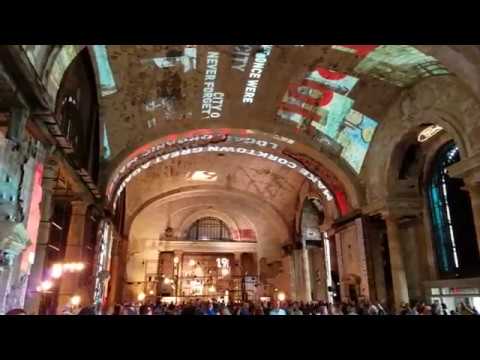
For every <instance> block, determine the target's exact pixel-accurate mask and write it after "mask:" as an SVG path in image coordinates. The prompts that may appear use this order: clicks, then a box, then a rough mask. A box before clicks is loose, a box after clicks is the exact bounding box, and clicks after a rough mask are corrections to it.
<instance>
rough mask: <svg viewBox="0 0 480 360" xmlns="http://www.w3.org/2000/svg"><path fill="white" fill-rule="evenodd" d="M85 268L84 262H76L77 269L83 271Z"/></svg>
mask: <svg viewBox="0 0 480 360" xmlns="http://www.w3.org/2000/svg"><path fill="white" fill-rule="evenodd" d="M84 269H85V264H84V263H78V264H77V270H78V271H83V270H84Z"/></svg>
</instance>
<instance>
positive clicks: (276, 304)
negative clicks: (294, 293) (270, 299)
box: [270, 301, 287, 315]
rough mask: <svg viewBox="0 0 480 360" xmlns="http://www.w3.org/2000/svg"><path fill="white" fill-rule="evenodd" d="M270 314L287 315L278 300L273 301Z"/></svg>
mask: <svg viewBox="0 0 480 360" xmlns="http://www.w3.org/2000/svg"><path fill="white" fill-rule="evenodd" d="M270 315H287V312H286V311H285V310H283V309H282V308H281V307H280V302H278V301H275V302H274V303H273V309H272V310H271V311H270Z"/></svg>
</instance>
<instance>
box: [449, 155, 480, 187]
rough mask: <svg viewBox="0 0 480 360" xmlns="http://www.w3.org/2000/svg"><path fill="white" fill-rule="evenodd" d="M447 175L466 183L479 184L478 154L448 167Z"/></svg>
mask: <svg viewBox="0 0 480 360" xmlns="http://www.w3.org/2000/svg"><path fill="white" fill-rule="evenodd" d="M448 174H449V175H450V176H452V177H456V178H463V179H464V180H465V182H466V183H467V182H471V183H480V152H478V153H476V154H474V155H472V156H470V157H468V158H466V159H463V160H461V161H459V162H457V163H455V164H453V165H451V166H449V167H448Z"/></svg>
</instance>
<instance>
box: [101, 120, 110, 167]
mask: <svg viewBox="0 0 480 360" xmlns="http://www.w3.org/2000/svg"><path fill="white" fill-rule="evenodd" d="M111 155H112V151H111V150H110V143H109V141H108V134H107V125H106V124H104V125H103V158H104V159H105V160H108V159H109V158H110V156H111Z"/></svg>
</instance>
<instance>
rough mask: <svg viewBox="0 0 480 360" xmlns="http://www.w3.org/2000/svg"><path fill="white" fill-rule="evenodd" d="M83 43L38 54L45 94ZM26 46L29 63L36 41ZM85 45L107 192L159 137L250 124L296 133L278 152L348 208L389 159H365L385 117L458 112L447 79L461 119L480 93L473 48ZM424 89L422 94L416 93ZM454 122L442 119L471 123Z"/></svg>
mask: <svg viewBox="0 0 480 360" xmlns="http://www.w3.org/2000/svg"><path fill="white" fill-rule="evenodd" d="M82 48H83V46H73V45H67V46H63V47H62V48H61V49H60V51H57V52H54V51H52V52H51V53H52V54H56V55H55V57H54V58H53V60H49V61H47V62H43V63H46V64H47V65H48V64H50V66H46V67H45V68H44V69H43V70H42V78H43V79H44V80H45V81H46V87H47V89H48V90H49V92H50V94H51V95H52V96H53V97H55V94H56V89H57V87H58V85H59V83H60V81H61V78H62V75H63V72H64V71H65V69H66V67H67V66H68V64H69V62H71V60H72V59H73V57H74V56H75V55H76V54H78V52H79V51H80V50H81V49H82ZM27 51H31V56H30V57H31V58H33V60H35V58H34V57H35V56H34V55H35V51H36V50H35V49H33V50H32V49H29V50H27ZM90 52H91V53H92V54H93V57H94V59H95V63H96V64H95V69H96V74H97V80H98V82H99V85H100V86H99V88H100V92H101V94H102V95H103V96H102V97H101V101H100V105H101V117H102V121H103V123H104V125H105V127H104V130H105V134H104V135H105V136H104V144H103V145H104V147H108V151H106V154H108V156H106V158H105V159H104V164H105V166H104V169H105V172H104V176H103V177H102V178H103V179H104V181H105V183H104V184H103V186H104V187H105V188H106V189H107V190H108V186H109V185H110V183H111V181H112V179H114V178H115V176H116V172H118V171H119V170H121V169H122V167H123V166H125V162H127V163H128V161H130V160H131V159H132V158H133V157H135V156H134V155H136V156H138V155H141V154H142V152H144V151H149V149H151V145H152V144H154V142H155V141H157V144H158V139H161V138H164V137H168V136H171V135H172V134H177V135H178V134H185V133H188V132H189V131H193V130H197V129H250V130H251V131H253V135H252V133H248V134H244V135H248V136H249V137H255V136H258V137H261V136H265V135H268V136H277V139H276V140H278V136H281V137H282V138H286V139H288V140H291V141H293V142H294V144H291V143H288V144H287V145H286V146H285V149H283V150H282V153H283V155H284V156H287V155H288V156H295V155H297V157H298V156H304V157H307V158H308V161H310V164H309V166H307V167H308V168H309V169H311V167H312V166H314V167H315V166H317V165H316V164H318V166H323V168H326V169H327V170H329V172H330V173H331V175H328V176H332V177H334V178H336V179H337V180H338V181H339V182H340V183H342V184H343V185H344V187H345V188H346V191H347V193H348V196H349V199H348V200H349V202H350V204H351V205H352V206H353V207H357V206H360V205H361V204H362V203H363V202H364V201H365V198H364V197H363V195H362V194H361V193H362V191H361V188H362V184H363V183H365V184H370V183H369V181H370V178H372V175H374V174H375V173H378V172H381V171H384V170H385V168H384V167H383V166H381V165H380V166H379V165H378V164H387V163H388V159H384V160H382V161H380V162H370V164H366V163H367V162H368V159H370V158H371V157H372V156H374V155H372V150H373V149H375V153H376V154H377V151H380V154H381V155H382V154H383V155H382V156H387V155H386V154H387V152H385V151H383V150H382V144H383V141H384V140H385V139H388V138H389V136H390V135H385V134H390V133H391V132H390V131H389V130H388V131H386V130H385V128H386V127H390V126H391V125H390V123H392V126H393V128H395V127H398V126H400V127H402V126H403V125H401V124H400V122H402V121H403V120H405V119H411V118H412V117H411V116H410V114H409V112H410V111H412V112H415V113H416V114H417V115H416V116H417V118H418V117H420V116H419V115H418V114H421V111H422V109H424V108H425V107H429V113H432V112H435V111H436V112H437V114H438V111H437V110H438V109H437V108H438V106H437V105H438V104H439V103H441V105H442V106H441V108H442V110H441V111H440V114H441V115H440V118H442V119H443V118H448V117H449V116H450V118H454V119H457V118H458V116H459V112H461V110H462V109H461V108H459V106H458V105H457V109H456V110H455V111H453V114H452V113H451V112H449V111H448V106H449V104H448V102H449V101H455V99H456V97H455V96H454V95H452V94H451V90H449V89H448V88H445V87H443V86H445V84H446V85H448V84H455V89H460V90H459V93H461V94H462V96H465V97H466V98H468V101H466V102H465V101H463V104H467V103H468V104H470V105H468V106H467V107H465V108H464V109H463V110H465V112H466V113H467V116H469V117H473V116H474V115H473V114H472V111H473V110H471V109H477V107H478V103H477V99H478V98H480V96H479V95H480V85H479V84H480V78H479V76H480V71H479V70H480V69H479V67H480V61H479V60H480V48H479V47H478V45H470V46H447V45H441V46H437V45H419V46H406V45H333V46H332V45H305V46H303V45H211V46H210V45H145V46H143V45H111V46H110V45H109V46H100V45H95V46H92V47H91V48H90ZM37 53H41V52H39V51H37ZM32 54H33V55H32ZM442 79H447V80H442ZM423 88H426V89H428V90H429V91H430V94H428V95H424V94H423V93H422V91H416V89H423ZM432 94H433V95H434V97H435V98H436V99H437V100H435V101H434V104H433V105H432V104H430V103H431V102H432V100H431V99H432V97H431V96H432ZM428 96H430V97H428ZM405 98H408V99H409V101H405ZM425 102H426V103H427V105H425V104H424V103H425ZM429 102H430V103H429ZM472 104H473V105H472ZM469 109H470V110H469ZM469 111H470V113H468V112H469ZM405 112H407V114H405ZM461 115H462V116H463V114H461ZM402 119H403V120H402ZM457 120H458V119H457ZM415 121H423V120H415ZM455 121H456V120H454V121H449V120H446V121H445V122H446V123H449V124H450V126H451V127H452V128H455V127H456V128H462V127H464V128H468V126H464V125H462V124H457V123H455ZM459 121H461V119H460V120H459ZM387 123H388V124H387ZM393 124H395V125H393ZM387 125H388V126H387ZM469 130H472V134H476V133H477V129H476V128H470V129H469ZM405 131H407V130H405ZM382 133H384V135H382ZM379 134H380V135H379ZM378 139H380V140H378ZM371 144H373V145H372V147H370V145H371ZM468 144H469V142H468V141H465V147H468V146H470V145H468ZM388 145H389V146H393V144H388ZM472 146H474V145H472ZM369 148H370V150H369ZM376 154H375V156H376ZM365 158H366V159H367V161H366V162H365ZM304 160H305V159H304ZM308 161H307V162H308ZM364 162H365V163H364ZM312 163H316V164H313V165H312ZM376 164H377V165H376ZM317 175H318V174H317ZM323 175H325V174H323ZM381 181H382V180H381Z"/></svg>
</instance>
